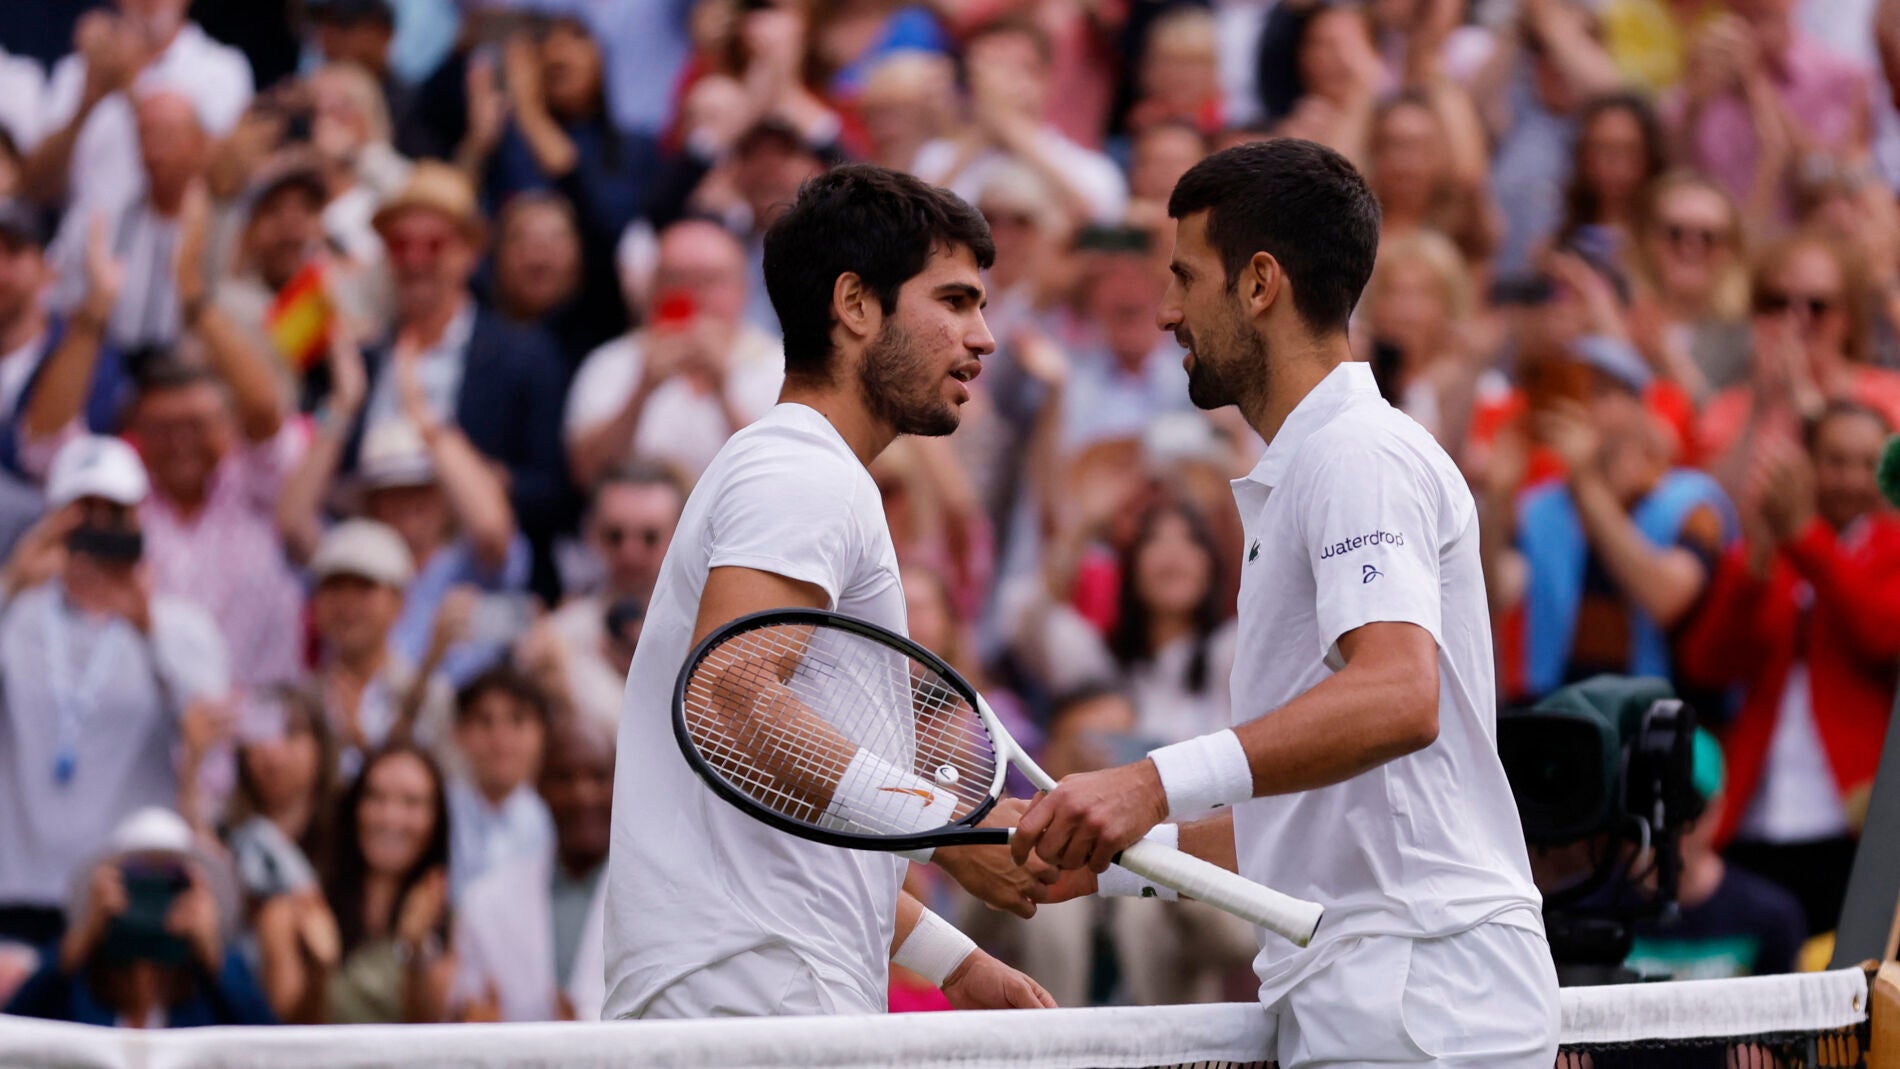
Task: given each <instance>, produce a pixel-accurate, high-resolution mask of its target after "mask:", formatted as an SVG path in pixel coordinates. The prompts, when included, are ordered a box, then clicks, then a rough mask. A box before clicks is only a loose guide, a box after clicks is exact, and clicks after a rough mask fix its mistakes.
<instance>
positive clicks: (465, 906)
mask: <svg viewBox="0 0 1900 1069" xmlns="http://www.w3.org/2000/svg"><path fill="white" fill-rule="evenodd" d="M613 784H614V736H613V729H612V727H610V726H608V725H606V724H602V723H600V722H599V721H594V720H588V719H586V718H584V717H567V718H563V719H560V720H558V721H556V722H555V724H554V726H553V728H552V729H551V731H550V733H549V735H548V749H547V757H546V760H545V761H543V762H542V765H541V776H540V791H541V798H542V799H543V800H544V801H545V802H546V803H547V810H548V812H549V813H551V814H552V815H553V818H554V829H555V842H554V849H553V851H552V853H551V854H549V855H548V856H545V857H522V858H518V859H515V860H513V861H510V862H507V863H505V864H502V865H499V866H497V867H496V868H495V869H494V870H493V871H491V872H489V873H488V874H487V875H485V876H483V877H482V878H481V879H479V880H477V881H476V882H475V883H473V884H471V885H470V886H469V888H468V890H467V891H466V892H465V893H464V894H463V895H462V898H461V907H460V908H459V909H458V910H457V912H456V917H455V941H454V946H455V960H456V967H457V969H458V972H457V975H456V985H455V994H454V996H453V997H452V1000H451V1006H452V1007H454V1008H455V1009H456V1010H457V1017H458V1018H459V1019H461V1020H470V1021H473V1020H500V1021H552V1020H570V1021H572V1020H578V1021H593V1020H598V1019H599V1017H600V1005H601V1002H602V1001H603V1000H604V999H605V997H606V992H605V990H604V989H603V979H602V978H603V976H604V967H603V966H602V964H601V953H602V939H603V936H602V930H603V929H602V923H603V922H602V917H603V914H602V904H603V903H604V902H605V900H606V890H607V884H606V881H605V880H604V879H603V878H602V877H603V876H604V875H605V874H606V867H607V865H606V862H607V846H608V842H609V840H610V837H611V831H612V816H613Z"/></svg>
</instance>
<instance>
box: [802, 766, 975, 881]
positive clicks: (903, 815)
mask: <svg viewBox="0 0 1900 1069" xmlns="http://www.w3.org/2000/svg"><path fill="white" fill-rule="evenodd" d="M956 811H957V795H956V792H955V791H951V790H946V789H944V788H942V787H939V786H937V785H936V784H934V783H932V782H930V781H929V780H927V779H925V778H923V777H922V776H919V775H917V774H916V773H914V772H911V771H910V770H908V769H904V768H899V767H898V766H897V765H894V764H892V763H891V762H889V761H886V760H884V759H883V758H882V757H879V756H878V755H877V754H874V753H872V752H871V751H869V750H859V751H858V752H857V755H856V756H855V757H853V758H851V763H850V764H849V765H846V766H845V770H844V775H843V776H841V777H839V779H838V785H837V786H836V787H834V788H832V791H831V803H830V804H829V805H827V806H826V807H825V813H824V816H823V817H821V818H820V819H819V823H820V824H822V825H824V826H825V827H827V828H832V829H836V830H839V831H854V832H860V833H865V834H870V835H914V834H917V833H919V832H926V831H936V830H937V829H938V828H941V827H943V826H945V825H946V824H949V823H950V821H951V819H952V818H953V817H954V816H955V815H956ZM930 853H931V852H930V851H929V850H906V851H902V852H901V853H900V855H899V856H902V857H907V858H909V859H910V860H912V861H916V862H918V863H922V862H926V861H929V860H930Z"/></svg>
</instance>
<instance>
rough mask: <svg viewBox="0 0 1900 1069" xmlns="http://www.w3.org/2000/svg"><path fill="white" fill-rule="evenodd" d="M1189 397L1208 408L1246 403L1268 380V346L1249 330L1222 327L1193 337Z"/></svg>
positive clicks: (1206, 409)
mask: <svg viewBox="0 0 1900 1069" xmlns="http://www.w3.org/2000/svg"><path fill="white" fill-rule="evenodd" d="M1194 341H1195V345H1194V366H1193V369H1192V370H1190V371H1189V372H1188V400H1189V401H1191V402H1193V404H1194V407H1196V408H1199V409H1203V410H1205V411H1210V412H1211V411H1213V410H1214V409H1217V408H1225V407H1227V406H1228V405H1241V406H1242V407H1245V404H1246V402H1247V400H1248V398H1249V397H1251V396H1253V395H1255V394H1256V393H1258V392H1259V390H1260V389H1261V388H1262V387H1263V386H1264V385H1265V384H1266V380H1267V363H1268V354H1267V345H1266V342H1265V341H1263V340H1262V339H1261V337H1260V335H1258V334H1256V333H1254V332H1253V331H1251V330H1247V329H1244V328H1242V329H1223V330H1219V331H1214V332H1210V333H1209V334H1208V336H1206V337H1205V338H1196V339H1194Z"/></svg>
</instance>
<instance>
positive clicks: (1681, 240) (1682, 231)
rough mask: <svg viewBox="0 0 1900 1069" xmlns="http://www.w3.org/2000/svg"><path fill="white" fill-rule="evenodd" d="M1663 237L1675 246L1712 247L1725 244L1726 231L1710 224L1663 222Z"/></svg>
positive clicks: (1726, 239)
mask: <svg viewBox="0 0 1900 1069" xmlns="http://www.w3.org/2000/svg"><path fill="white" fill-rule="evenodd" d="M1662 232H1663V238H1664V240H1666V241H1668V242H1669V244H1670V245H1672V246H1674V247H1675V248H1678V249H1681V248H1690V247H1693V248H1696V249H1712V248H1714V247H1715V246H1717V245H1722V244H1726V243H1727V241H1728V231H1726V230H1718V229H1717V228H1715V227H1712V226H1692V225H1689V224H1686V223H1664V224H1663V227H1662Z"/></svg>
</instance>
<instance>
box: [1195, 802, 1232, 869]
mask: <svg viewBox="0 0 1900 1069" xmlns="http://www.w3.org/2000/svg"><path fill="white" fill-rule="evenodd" d="M1181 852H1182V853H1184V854H1192V855H1193V856H1195V857H1198V858H1200V859H1201V860H1202V861H1211V862H1213V863H1214V864H1216V865H1219V866H1220V867H1221V868H1224V869H1226V870H1227V871H1229V872H1239V871H1240V854H1239V851H1238V850H1237V849H1236V847H1235V846H1234V815H1233V814H1232V813H1222V814H1221V815H1219V816H1216V817H1208V818H1206V819H1205V820H1191V821H1188V822H1187V823H1184V824H1182V825H1181Z"/></svg>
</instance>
